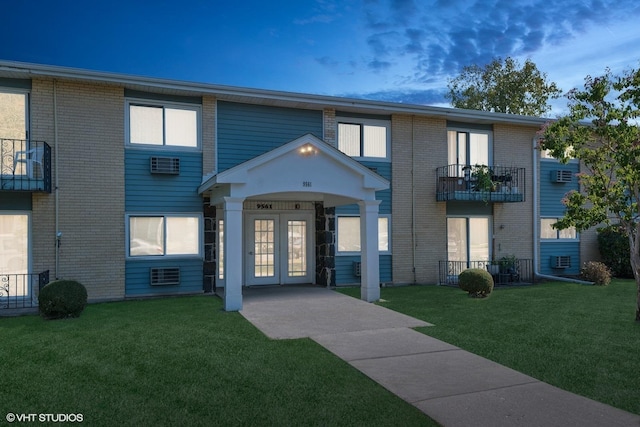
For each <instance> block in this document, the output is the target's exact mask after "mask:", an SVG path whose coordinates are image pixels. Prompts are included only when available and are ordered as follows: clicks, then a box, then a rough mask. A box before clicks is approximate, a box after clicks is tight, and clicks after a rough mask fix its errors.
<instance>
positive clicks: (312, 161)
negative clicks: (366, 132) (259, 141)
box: [198, 134, 389, 201]
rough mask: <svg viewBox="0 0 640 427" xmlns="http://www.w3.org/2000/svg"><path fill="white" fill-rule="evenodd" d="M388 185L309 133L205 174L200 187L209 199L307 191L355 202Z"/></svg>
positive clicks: (201, 191) (378, 176)
mask: <svg viewBox="0 0 640 427" xmlns="http://www.w3.org/2000/svg"><path fill="white" fill-rule="evenodd" d="M387 188H389V182H388V181H387V180H386V179H384V178H383V177H381V176H380V175H378V174H377V173H375V172H373V171H372V170H370V169H369V168H367V167H365V166H363V165H361V164H360V163H358V162H357V161H355V160H353V159H352V158H351V157H349V156H347V155H345V154H344V153H342V152H340V151H339V150H337V149H336V148H334V147H332V146H330V145H329V144H327V143H325V142H324V141H322V140H320V139H319V138H317V137H315V136H313V135H311V134H307V135H304V136H302V137H300V138H298V139H295V140H293V141H291V142H289V143H287V144H285V145H282V146H280V147H278V148H276V149H274V150H272V151H269V152H267V153H265V154H262V155H260V156H258V157H255V158H253V159H251V160H248V161H246V162H244V163H241V164H239V165H237V166H235V167H233V168H231V169H228V170H226V171H224V172H221V173H219V174H217V175H214V176H212V177H209V178H208V179H207V180H205V182H203V184H202V185H201V186H200V188H199V189H198V191H199V193H201V194H202V193H207V192H210V193H211V196H213V197H215V196H216V195H218V196H226V197H240V198H249V197H256V196H261V195H268V194H281V195H286V194H288V193H290V194H301V193H308V194H309V195H314V197H316V198H317V197H318V196H317V195H326V196H329V197H333V198H335V199H344V200H349V201H357V200H375V192H376V191H380V190H384V189H387ZM321 199H324V196H323V197H322V198H321Z"/></svg>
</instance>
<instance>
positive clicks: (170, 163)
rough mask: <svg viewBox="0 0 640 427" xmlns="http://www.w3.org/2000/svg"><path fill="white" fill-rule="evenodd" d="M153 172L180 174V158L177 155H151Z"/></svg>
mask: <svg viewBox="0 0 640 427" xmlns="http://www.w3.org/2000/svg"><path fill="white" fill-rule="evenodd" d="M150 161H151V164H150V168H151V173H161V174H167V175H178V174H180V159H179V158H177V157H151V159H150Z"/></svg>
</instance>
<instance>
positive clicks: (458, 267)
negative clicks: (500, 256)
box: [438, 259, 535, 286]
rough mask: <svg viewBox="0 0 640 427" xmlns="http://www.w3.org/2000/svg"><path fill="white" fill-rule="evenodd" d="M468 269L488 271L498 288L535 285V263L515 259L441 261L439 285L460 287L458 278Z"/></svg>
mask: <svg viewBox="0 0 640 427" xmlns="http://www.w3.org/2000/svg"><path fill="white" fill-rule="evenodd" d="M468 268H481V269H483V270H487V271H488V272H489V273H490V274H491V276H492V277H493V282H494V284H495V285H496V286H504V285H526V284H532V283H535V275H534V274H533V261H532V260H530V259H514V260H511V261H509V262H504V261H440V262H439V265H438V273H439V276H438V277H439V280H438V282H439V284H440V285H450V286H458V276H459V275H460V273H462V272H463V271H464V270H466V269H468Z"/></svg>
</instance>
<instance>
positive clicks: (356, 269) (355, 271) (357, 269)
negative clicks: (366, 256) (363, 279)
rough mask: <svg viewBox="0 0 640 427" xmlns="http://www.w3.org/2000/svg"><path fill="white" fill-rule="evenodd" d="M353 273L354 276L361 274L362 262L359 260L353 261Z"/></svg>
mask: <svg viewBox="0 0 640 427" xmlns="http://www.w3.org/2000/svg"><path fill="white" fill-rule="evenodd" d="M353 275H354V276H356V277H360V276H362V263H361V262H360V261H354V262H353Z"/></svg>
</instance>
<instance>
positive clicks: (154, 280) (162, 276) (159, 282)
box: [150, 267, 180, 286]
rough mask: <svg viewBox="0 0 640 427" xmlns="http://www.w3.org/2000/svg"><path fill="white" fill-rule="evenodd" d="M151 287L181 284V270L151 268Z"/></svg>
mask: <svg viewBox="0 0 640 427" xmlns="http://www.w3.org/2000/svg"><path fill="white" fill-rule="evenodd" d="M150 283H151V286H171V285H174V286H175V285H179V284H180V268H179V267H170V268H151V269H150Z"/></svg>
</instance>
